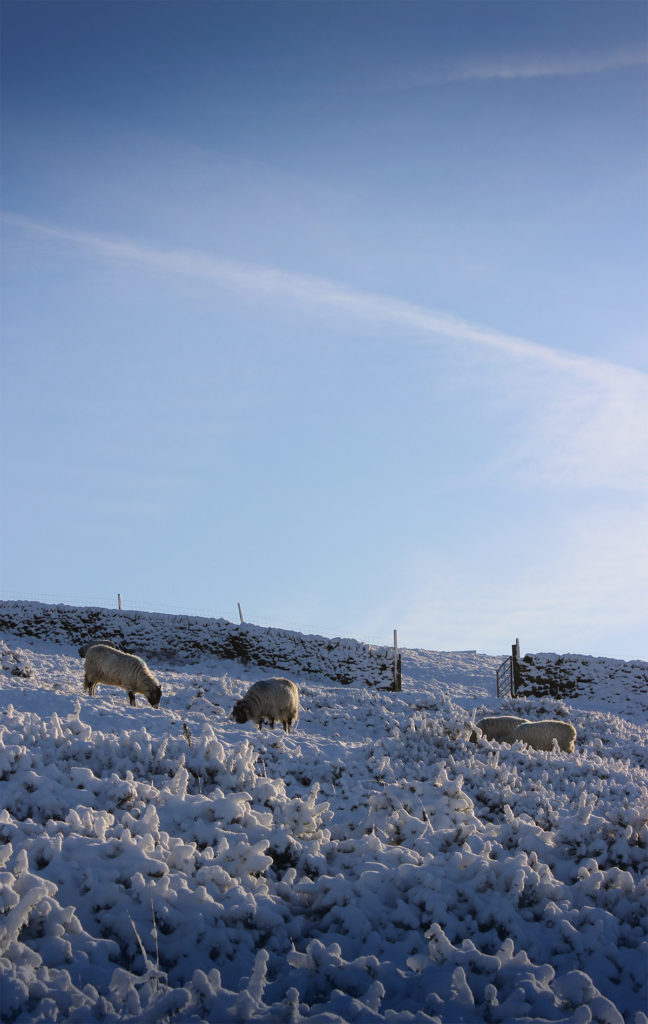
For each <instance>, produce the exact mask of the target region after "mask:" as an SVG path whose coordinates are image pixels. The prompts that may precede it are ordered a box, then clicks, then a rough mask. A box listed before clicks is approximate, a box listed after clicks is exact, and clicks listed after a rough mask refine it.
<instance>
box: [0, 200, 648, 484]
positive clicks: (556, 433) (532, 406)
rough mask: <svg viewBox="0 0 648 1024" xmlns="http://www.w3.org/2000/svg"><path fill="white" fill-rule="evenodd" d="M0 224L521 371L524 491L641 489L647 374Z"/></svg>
mask: <svg viewBox="0 0 648 1024" xmlns="http://www.w3.org/2000/svg"><path fill="white" fill-rule="evenodd" d="M2 219H3V220H4V221H5V223H7V224H11V225H13V226H14V227H17V228H21V229H23V230H26V231H29V232H31V233H34V234H37V235H39V236H41V237H44V238H48V239H51V240H52V241H53V242H57V243H63V244H65V245H68V246H71V247H72V248H73V249H76V250H80V251H81V252H83V253H85V254H86V255H88V256H91V257H94V258H96V259H99V260H103V261H106V262H108V263H111V264H114V265H122V266H129V267H133V268H136V269H139V270H141V271H142V272H145V273H148V274H154V275H161V276H165V277H168V276H171V277H173V276H175V277H185V278H190V279H192V280H198V281H207V282H210V283H212V284H214V285H216V286H218V287H221V288H226V289H230V290H234V291H239V292H244V293H252V294H254V295H257V296H261V297H266V298H267V299H268V300H275V301H276V300H279V301H282V302H285V301H289V302H292V303H295V304H297V305H300V306H302V307H303V306H305V307H316V308H319V309H324V310H325V311H327V312H328V313H330V314H333V315H337V316H342V317H343V318H344V319H345V320H348V319H349V318H355V319H360V320H363V321H365V322H369V323H372V324H374V325H376V326H379V327H383V328H384V327H387V328H396V329H398V330H399V332H401V333H400V335H399V340H402V332H403V331H406V332H407V333H408V338H409V339H410V341H411V340H412V339H414V340H416V341H417V342H418V343H427V344H429V343H434V344H439V343H443V342H445V343H450V344H451V345H453V346H460V347H461V348H463V349H469V348H471V347H472V349H473V351H479V352H481V353H482V354H484V353H485V354H487V355H488V354H491V355H492V356H497V357H498V364H499V367H500V372H504V371H502V369H501V368H502V366H503V367H504V368H506V366H510V367H511V368H515V369H516V370H517V371H518V374H517V376H516V378H515V381H514V382H512V384H511V396H512V397H514V396H515V395H516V394H517V397H518V401H520V400H521V401H522V402H524V403H525V409H524V418H523V423H524V427H523V428H521V436H522V440H521V442H520V445H519V450H518V451H515V450H514V451H511V452H510V453H507V456H506V458H507V459H508V461H509V465H508V466H507V467H504V466H503V464H501V465H500V468H506V469H510V468H513V469H514V471H516V472H519V474H520V475H521V476H522V477H524V476H526V478H527V481H526V482H529V480H530V479H531V478H533V480H535V482H536V483H539V484H546V485H551V484H552V483H553V484H554V485H555V484H556V483H565V484H572V485H575V486H596V485H597V483H600V482H601V481H606V482H607V484H608V485H609V486H613V487H620V488H623V489H630V490H646V489H648V480H646V474H645V466H646V465H648V412H647V410H648V374H646V373H643V372H642V371H640V370H636V369H631V368H628V367H623V366H620V365H618V364H615V363H612V362H610V361H607V360H604V359H598V358H593V357H590V356H584V355H579V354H575V353H570V352H566V351H561V350H558V349H554V348H551V347H549V346H546V345H541V344H538V343H536V342H532V341H529V340H527V339H525V338H518V337H515V336H513V335H509V334H506V333H505V332H502V331H498V330H494V329H492V328H488V327H483V326H480V325H476V324H472V323H469V322H468V321H465V320H462V319H460V318H458V317H455V316H451V315H449V314H447V313H443V312H439V311H437V310H434V309H431V308H428V307H426V306H420V305H416V304H414V303H410V302H405V301H403V300H401V299H398V298H394V297H391V296H385V295H380V294H376V293H372V292H365V291H361V290H357V289H353V288H349V287H346V286H344V285H342V284H339V283H336V282H334V281H330V280H327V279H325V278H320V277H313V276H308V275H305V274H296V273H290V272H287V271H285V270H281V269H278V268H275V267H269V266H264V265H259V264H249V263H242V262H235V261H232V260H226V259H222V258H219V257H216V256H213V255H211V254H209V253H205V252H200V251H191V250H174V249H163V248H159V247H156V248H152V247H150V246H144V245H140V244H138V243H136V242H133V241H131V240H113V239H109V238H105V237H102V236H100V235H95V234H89V233H85V232H79V231H74V230H69V229H67V228H61V227H57V226H53V225H47V224H42V223H39V222H36V221H32V220H29V219H25V218H22V217H19V216H15V215H12V214H3V215H2Z"/></svg>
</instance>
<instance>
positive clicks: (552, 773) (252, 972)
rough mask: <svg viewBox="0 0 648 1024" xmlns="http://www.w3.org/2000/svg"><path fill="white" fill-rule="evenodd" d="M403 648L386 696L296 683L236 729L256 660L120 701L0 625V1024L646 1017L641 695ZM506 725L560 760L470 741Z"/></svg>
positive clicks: (61, 646) (210, 664) (646, 823)
mask: <svg viewBox="0 0 648 1024" xmlns="http://www.w3.org/2000/svg"><path fill="white" fill-rule="evenodd" d="M162 647H163V645H160V649H162ZM402 653H403V690H402V692H400V693H393V692H388V691H386V690H384V689H379V688H376V687H371V686H367V685H366V683H365V682H364V681H358V682H356V683H351V684H350V685H345V686H343V685H340V683H339V682H333V681H331V679H330V678H326V677H324V676H321V677H317V676H315V675H313V674H312V671H311V672H308V673H304V674H303V675H300V674H299V673H298V672H293V673H292V678H293V679H294V680H295V682H296V683H297V684H298V686H299V689H300V697H301V713H300V717H299V720H298V722H297V724H296V726H294V728H293V731H292V732H291V733H290V734H286V733H284V732H283V731H282V730H279V729H275V730H273V731H272V730H269V729H267V728H264V729H263V730H262V731H259V730H258V729H256V728H255V727H254V726H253V724H252V723H247V724H245V725H236V724H235V723H234V722H233V721H232V720H231V719H230V717H229V714H230V711H231V708H232V707H233V705H234V703H235V701H236V700H237V699H239V698H240V697H241V696H242V695H243V694H244V693H245V690H246V689H247V687H248V686H249V684H250V682H251V681H252V680H256V679H259V678H263V677H264V676H268V675H271V674H273V673H272V671H271V670H267V669H266V668H264V669H259V668H255V667H254V666H252V665H248V666H246V667H243V666H242V665H241V664H240V663H238V662H234V661H223V660H219V659H218V658H216V657H215V656H213V655H212V654H209V653H203V654H201V655H200V656H199V658H197V659H196V660H195V661H194V662H193V663H192V664H188V663H187V664H178V659H177V657H175V658H173V659H169V660H168V661H166V662H165V660H164V658H163V656H160V657H159V658H158V660H156V661H155V662H154V661H152V660H151V661H150V664H151V668H152V669H153V671H154V672H155V674H156V676H157V677H158V679H159V680H160V682H161V685H162V688H163V696H162V702H161V704H160V707H159V708H158V709H154V708H152V707H150V706H149V705H148V703H146V701H144V699H143V698H141V697H138V698H137V706H136V707H130V705H129V703H128V699H127V697H126V696H125V694H124V693H123V692H121V691H119V690H116V689H112V688H109V687H102V688H99V690H98V693H97V694H96V695H95V696H94V697H89V696H87V695H85V694H84V693H83V689H82V677H83V663H82V661H81V659H80V658H79V656H78V654H77V651H76V647H75V646H73V645H72V644H71V643H61V642H58V643H55V642H53V641H52V640H44V639H39V638H37V637H26V636H17V635H15V634H12V633H9V632H3V633H2V634H1V638H0V780H1V782H2V792H3V799H2V810H1V811H0V840H1V843H0V915H1V916H0V972H1V973H0V980H1V990H0V1011H1V1013H0V1016H1V1017H2V1020H3V1022H7V1024H14V1022H16V1024H23V1022H25V1024H26V1022H30V1024H31V1022H36V1021H42V1022H55V1021H65V1022H68V1021H69V1022H78V1024H93V1022H95V1021H102V1022H108V1024H112V1022H117V1021H119V1022H138V1024H139V1022H147V1021H150V1022H161V1021H169V1022H172V1021H177V1022H182V1024H199V1022H208V1021H209V1022H211V1024H214V1022H216V1024H219V1022H225V1021H228V1022H237V1021H248V1020H250V1021H258V1022H267V1024H270V1022H272V1024H276V1022H286V1024H299V1022H301V1021H308V1022H311V1024H340V1022H359V1024H374V1022H375V1024H378V1022H388V1024H423V1022H429V1021H434V1022H443V1024H446V1022H465V1024H473V1022H478V1021H484V1022H493V1024H497V1022H502V1024H513V1022H527V1024H532V1022H539V1021H552V1022H563V1024H568V1022H569V1024H589V1022H594V1024H622V1022H631V1024H648V992H647V988H646V977H647V966H648V750H647V746H646V732H647V724H648V706H647V700H646V693H645V691H644V690H642V689H641V687H640V686H637V687H632V686H625V685H624V686H623V688H622V692H617V693H615V692H614V691H613V689H611V684H610V668H611V665H610V664H608V663H607V660H606V659H589V669H590V682H591V685H590V688H589V690H588V691H587V692H581V691H580V690H579V693H578V695H577V696H576V697H574V699H573V700H569V701H566V700H564V701H563V700H556V699H554V698H551V697H541V698H524V699H517V700H515V699H513V698H507V699H505V700H499V699H497V697H496V696H495V668H496V666H497V664H498V662H499V660H501V659H497V658H492V657H488V656H486V655H480V654H476V653H472V652H464V653H455V654H453V653H439V652H424V651H407V650H405V651H403V652H402ZM636 664H638V666H639V667H638V669H637V671H638V672H639V673H640V676H639V677H641V673H642V672H643V673H645V670H646V668H648V666H646V664H645V663H636ZM615 665H616V666H617V667H618V662H617V663H615ZM612 668H614V666H612ZM277 669H280V666H277ZM582 670H583V666H582V664H580V668H579V671H581V672H582ZM615 672H616V669H615ZM279 674H286V673H285V671H284V670H281V671H280V672H279ZM615 678H616V676H615ZM619 678H623V679H626V675H623V676H619ZM500 712H501V713H506V714H519V715H522V716H524V717H527V718H530V719H536V718H540V717H546V718H562V719H565V720H568V721H570V722H572V723H573V724H574V725H575V727H576V729H577V730H578V738H577V740H576V750H575V752H574V753H573V754H566V753H562V752H560V751H557V750H554V751H552V752H543V751H536V750H531V749H530V748H528V747H526V746H525V745H523V744H521V743H517V744H514V745H513V746H510V745H508V744H497V743H488V742H486V741H484V740H479V741H478V742H477V743H470V742H469V740H468V736H469V733H470V726H471V722H473V721H474V720H475V718H478V717H483V716H484V715H486V714H496V713H500Z"/></svg>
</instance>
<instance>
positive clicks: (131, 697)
mask: <svg viewBox="0 0 648 1024" xmlns="http://www.w3.org/2000/svg"><path fill="white" fill-rule="evenodd" d="M128 699H129V701H130V703H131V707H132V708H134V707H135V694H134V693H133V691H132V690H129V691H128Z"/></svg>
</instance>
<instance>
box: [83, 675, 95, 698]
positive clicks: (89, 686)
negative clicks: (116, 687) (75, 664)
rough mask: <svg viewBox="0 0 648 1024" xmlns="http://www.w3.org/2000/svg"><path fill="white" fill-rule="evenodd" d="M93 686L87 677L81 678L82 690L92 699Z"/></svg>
mask: <svg viewBox="0 0 648 1024" xmlns="http://www.w3.org/2000/svg"><path fill="white" fill-rule="evenodd" d="M94 688H95V684H94V683H91V682H90V680H89V679H88V677H87V676H84V677H83V689H84V690H85V691H86V692H87V693H88V694H89V695H90V696H91V697H92V696H94Z"/></svg>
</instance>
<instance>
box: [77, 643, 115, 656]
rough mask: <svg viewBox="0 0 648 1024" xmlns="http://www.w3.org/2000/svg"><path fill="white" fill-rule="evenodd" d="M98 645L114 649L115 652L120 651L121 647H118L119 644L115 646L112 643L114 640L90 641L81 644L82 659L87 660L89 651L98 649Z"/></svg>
mask: <svg viewBox="0 0 648 1024" xmlns="http://www.w3.org/2000/svg"><path fill="white" fill-rule="evenodd" d="M98 644H100V645H101V646H102V647H112V649H113V650H114V651H118V650H119V647H118V646H117V644H114V643H113V642H112V640H88V642H87V643H85V644H81V647H79V654H80V656H81V657H82V658H85V656H86V654H87V653H88V651H89V650H90V648H91V647H96V646H97V645H98Z"/></svg>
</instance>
